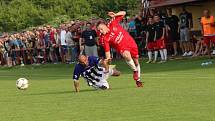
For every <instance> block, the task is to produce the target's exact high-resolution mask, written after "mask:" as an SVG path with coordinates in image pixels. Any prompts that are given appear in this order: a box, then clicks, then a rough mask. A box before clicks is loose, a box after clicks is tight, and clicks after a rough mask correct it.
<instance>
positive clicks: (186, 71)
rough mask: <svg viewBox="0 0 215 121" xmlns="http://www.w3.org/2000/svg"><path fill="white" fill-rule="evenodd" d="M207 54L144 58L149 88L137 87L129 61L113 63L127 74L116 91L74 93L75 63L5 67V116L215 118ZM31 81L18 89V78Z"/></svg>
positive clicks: (0, 96)
mask: <svg viewBox="0 0 215 121" xmlns="http://www.w3.org/2000/svg"><path fill="white" fill-rule="evenodd" d="M204 61H205V59H203V58H202V59H189V60H186V59H185V60H174V61H169V62H168V63H164V64H145V62H144V61H141V67H142V73H143V76H142V80H143V81H144V82H145V85H144V88H139V89H138V88H136V87H135V83H134V81H133V80H132V73H131V71H130V70H129V68H128V66H127V65H126V64H125V62H124V61H116V62H113V64H116V65H117V68H118V69H119V70H121V71H122V75H121V77H113V78H110V79H109V82H110V84H111V88H112V89H111V90H108V91H101V90H97V91H95V90H94V89H92V88H90V87H88V86H87V85H86V83H85V82H84V81H83V80H81V92H80V93H78V94H76V93H74V92H73V90H74V89H73V82H72V73H73V66H74V65H64V64H58V65H41V66H25V67H15V68H10V69H8V68H3V67H0V121H215V64H213V65H210V66H207V67H202V66H201V63H202V62H204ZM20 77H25V78H27V79H28V80H29V82H30V87H29V88H28V89H27V90H26V91H20V90H18V89H16V87H15V82H16V79H18V78H20Z"/></svg>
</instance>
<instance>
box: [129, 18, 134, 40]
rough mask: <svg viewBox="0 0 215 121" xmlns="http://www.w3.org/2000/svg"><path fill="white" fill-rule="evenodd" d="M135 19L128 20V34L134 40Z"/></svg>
mask: <svg viewBox="0 0 215 121" xmlns="http://www.w3.org/2000/svg"><path fill="white" fill-rule="evenodd" d="M134 20H135V17H133V18H130V20H129V23H128V32H129V34H130V35H131V36H132V37H133V38H136V26H135V21H134Z"/></svg>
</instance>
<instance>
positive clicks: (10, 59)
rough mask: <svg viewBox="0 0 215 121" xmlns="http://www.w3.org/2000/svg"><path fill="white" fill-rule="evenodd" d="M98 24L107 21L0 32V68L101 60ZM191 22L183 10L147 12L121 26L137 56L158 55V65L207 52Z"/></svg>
mask: <svg viewBox="0 0 215 121" xmlns="http://www.w3.org/2000/svg"><path fill="white" fill-rule="evenodd" d="M99 21H106V22H108V21H109V20H108V19H107V20H103V19H96V18H92V19H90V20H88V21H80V20H75V21H70V22H67V23H63V24H61V25H60V27H59V28H54V27H52V26H50V25H45V26H40V27H35V28H34V29H33V30H29V31H22V32H17V33H10V34H9V33H3V34H2V36H1V37H0V65H5V66H8V67H12V66H15V65H21V66H24V65H26V64H37V65H39V64H43V63H53V64H57V63H67V64H72V63H75V62H76V60H77V57H78V55H79V54H86V55H89V56H90V55H93V56H100V57H102V56H103V55H104V51H103V49H102V47H101V46H100V44H99V41H98V40H99V38H98V36H97V35H98V32H97V30H96V24H97V23H98V22H99ZM192 21H193V20H192V14H191V13H189V12H188V11H187V10H186V9H185V8H183V12H182V13H181V14H180V15H179V16H176V15H173V14H172V11H171V9H167V10H155V9H150V12H149V14H148V15H147V17H143V15H142V14H139V15H137V16H133V17H125V18H124V19H123V21H122V22H121V23H120V24H121V26H122V27H123V28H124V29H126V30H127V31H128V32H129V33H130V35H132V36H133V37H134V39H135V41H136V43H137V45H138V48H139V54H140V56H145V57H146V55H148V57H149V61H148V63H151V62H154V63H155V62H157V57H158V52H160V57H161V62H166V61H167V60H168V57H178V56H181V57H182V56H184V57H185V56H192V57H193V56H201V55H205V54H206V53H208V51H209V50H208V48H207V47H206V46H205V44H204V42H203V39H202V38H201V37H200V38H199V37H197V35H195V34H191V32H190V30H191V28H192V27H193V25H192V24H193V22H192ZM160 38H162V39H163V40H164V41H163V43H162V44H161V43H160V44H159V46H160V47H161V46H162V47H161V48H156V47H155V45H154V43H156V41H157V40H159V39H160ZM211 46H212V45H211ZM213 54H215V51H213ZM153 55H154V56H155V58H154V59H152V56H153ZM112 56H113V58H115V59H120V58H121V57H120V55H119V54H117V53H116V52H115V51H114V50H113V49H112Z"/></svg>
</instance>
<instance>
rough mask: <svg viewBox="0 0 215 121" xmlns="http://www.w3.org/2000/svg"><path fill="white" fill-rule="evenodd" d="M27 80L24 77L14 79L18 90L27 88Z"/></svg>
mask: <svg viewBox="0 0 215 121" xmlns="http://www.w3.org/2000/svg"><path fill="white" fill-rule="evenodd" d="M28 86H29V85H28V80H27V79H26V78H19V79H18V80H17V81H16V87H17V88H18V89H20V90H25V89H27V88H28Z"/></svg>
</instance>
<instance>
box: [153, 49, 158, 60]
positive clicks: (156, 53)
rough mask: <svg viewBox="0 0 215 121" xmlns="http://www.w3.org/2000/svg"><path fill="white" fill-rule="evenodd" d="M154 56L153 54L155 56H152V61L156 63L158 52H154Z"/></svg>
mask: <svg viewBox="0 0 215 121" xmlns="http://www.w3.org/2000/svg"><path fill="white" fill-rule="evenodd" d="M154 54H155V55H154V56H155V58H154V61H157V58H158V51H155V52H154Z"/></svg>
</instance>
